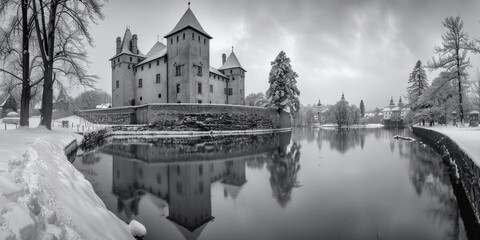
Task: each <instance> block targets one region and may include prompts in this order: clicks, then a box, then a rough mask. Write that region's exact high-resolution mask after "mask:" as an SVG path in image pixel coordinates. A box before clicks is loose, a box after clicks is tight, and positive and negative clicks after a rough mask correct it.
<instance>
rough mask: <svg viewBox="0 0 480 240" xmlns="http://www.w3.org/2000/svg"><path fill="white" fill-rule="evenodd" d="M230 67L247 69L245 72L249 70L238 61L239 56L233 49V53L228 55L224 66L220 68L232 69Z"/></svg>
mask: <svg viewBox="0 0 480 240" xmlns="http://www.w3.org/2000/svg"><path fill="white" fill-rule="evenodd" d="M230 68H241V69H242V70H243V71H245V72H246V71H247V70H245V68H243V67H242V65H241V64H240V62H239V61H238V58H237V56H236V55H235V53H234V52H233V51H232V53H230V55H229V56H228V58H227V60H226V61H225V63H224V64H223V66H221V67H220V68H219V69H218V70H225V69H230Z"/></svg>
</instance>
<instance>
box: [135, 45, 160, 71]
mask: <svg viewBox="0 0 480 240" xmlns="http://www.w3.org/2000/svg"><path fill="white" fill-rule="evenodd" d="M165 55H167V46H165V45H164V44H163V43H161V42H157V43H155V45H153V47H152V48H151V49H150V51H148V53H147V55H146V56H145V59H144V60H143V61H141V62H140V63H138V64H137V65H135V66H139V65H142V64H145V63H148V62H151V61H153V60H155V59H158V58H161V57H163V56H165Z"/></svg>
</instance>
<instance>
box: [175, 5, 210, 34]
mask: <svg viewBox="0 0 480 240" xmlns="http://www.w3.org/2000/svg"><path fill="white" fill-rule="evenodd" d="M189 27H190V28H193V29H195V30H197V31H198V32H200V33H201V34H203V35H205V36H206V37H207V38H209V39H212V37H211V36H210V35H208V33H207V32H205V30H203V28H202V26H201V25H200V23H199V22H198V20H197V18H196V17H195V14H193V12H192V10H190V7H189V8H188V9H187V11H186V12H185V13H184V14H183V16H182V18H180V21H178V23H177V25H175V27H174V28H173V30H172V31H170V32H169V33H168V34H167V35H165V38H168V37H170V36H171V35H173V34H175V33H177V32H179V31H181V30H183V29H185V28H189Z"/></svg>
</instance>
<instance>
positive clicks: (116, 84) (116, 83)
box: [115, 80, 120, 88]
mask: <svg viewBox="0 0 480 240" xmlns="http://www.w3.org/2000/svg"><path fill="white" fill-rule="evenodd" d="M115 87H116V88H119V87H120V81H118V80H117V81H115Z"/></svg>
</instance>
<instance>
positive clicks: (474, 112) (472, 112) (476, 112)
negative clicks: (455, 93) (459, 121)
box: [469, 110, 479, 114]
mask: <svg viewBox="0 0 480 240" xmlns="http://www.w3.org/2000/svg"><path fill="white" fill-rule="evenodd" d="M469 114H479V112H478V111H477V110H473V111H471V112H470V113H469Z"/></svg>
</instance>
